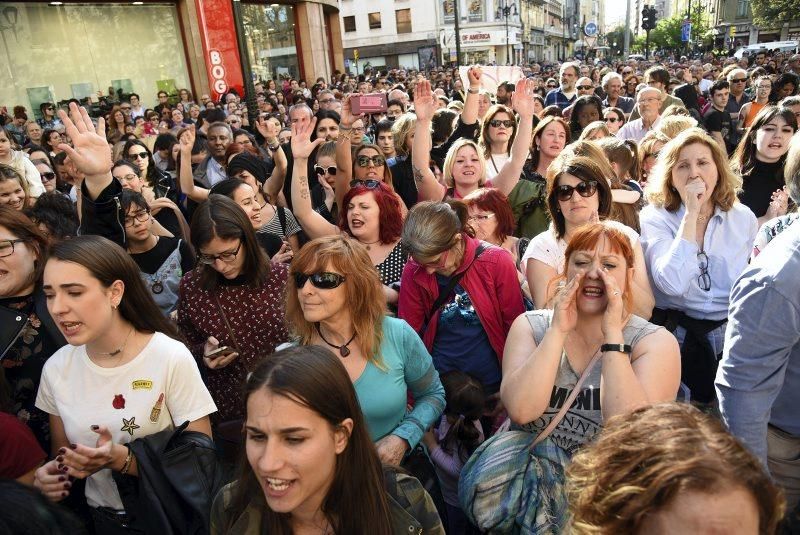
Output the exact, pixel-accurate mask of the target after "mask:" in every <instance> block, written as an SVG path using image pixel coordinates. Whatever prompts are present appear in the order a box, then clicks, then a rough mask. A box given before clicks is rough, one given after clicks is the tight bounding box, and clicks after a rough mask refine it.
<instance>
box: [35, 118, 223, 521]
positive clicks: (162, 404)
mask: <svg viewBox="0 0 800 535" xmlns="http://www.w3.org/2000/svg"><path fill="white" fill-rule="evenodd" d="M87 127H88V125H86V124H85V123H84V126H82V128H87ZM68 128H69V127H68ZM106 150H107V149H106ZM43 288H44V293H45V296H46V298H47V307H48V310H49V311H50V315H51V316H52V317H53V320H55V322H56V324H57V325H58V328H59V329H60V330H61V332H62V334H63V335H64V337H65V338H66V339H67V342H68V344H69V345H67V346H64V347H63V348H61V349H60V350H59V351H57V352H56V353H55V354H54V355H53V356H52V357H50V359H48V361H47V363H46V364H45V366H44V371H43V373H42V381H41V384H40V386H39V393H38V396H37V398H36V406H37V407H38V408H40V409H41V410H43V411H45V412H47V413H48V414H49V415H50V430H51V434H52V455H53V457H54V458H53V459H52V460H51V461H49V462H47V463H46V464H44V465H43V466H42V467H41V468H39V469H38V470H37V471H36V476H35V485H36V487H37V488H38V489H39V490H40V491H41V492H42V493H43V494H45V495H46V496H48V497H49V498H50V499H52V500H54V501H60V500H62V499H64V498H65V497H66V496H67V495H68V494H69V493H70V492H71V488H72V482H71V481H70V478H77V479H86V489H85V494H86V500H87V502H88V504H89V507H90V510H91V513H92V519H93V521H94V529H95V531H96V532H97V533H112V534H117V533H141V532H142V531H140V530H141V529H143V528H142V524H141V523H142V519H141V518H140V517H138V516H131V515H130V511H126V510H125V506H124V505H123V502H127V499H129V498H130V497H128V498H124V497H123V496H121V494H120V492H119V490H118V487H117V483H116V482H115V477H123V478H124V476H128V477H134V478H135V477H137V476H138V475H139V474H140V473H141V471H140V463H141V462H147V464H148V465H149V466H152V465H153V464H154V463H153V462H152V461H150V460H144V459H140V458H139V457H137V455H134V453H133V449H132V447H131V446H128V444H130V443H132V442H135V441H137V440H140V439H145V438H146V437H148V436H149V435H153V434H155V433H158V432H160V431H162V430H167V429H172V428H175V427H177V426H180V425H182V424H183V423H184V422H187V421H188V427H187V429H188V430H190V431H196V432H199V433H202V434H204V435H207V436H210V435H211V425H210V423H209V414H211V413H213V412H215V411H216V406H215V405H214V402H213V400H212V399H211V396H210V395H209V393H208V390H207V389H206V388H205V386H204V385H203V382H202V379H201V377H200V372H199V370H198V369H197V365H196V364H195V362H194V361H193V359H192V356H191V354H190V353H189V351H188V349H187V348H186V346H185V345H183V343H182V342H181V341H179V340H180V335H179V334H178V331H177V330H176V329H175V327H174V325H173V324H172V323H171V322H170V321H169V320H167V318H166V317H165V316H164V315H163V314H162V313H161V311H160V310H159V309H158V307H157V306H156V304H155V303H154V302H153V299H152V298H151V297H150V293H149V292H148V291H147V289H146V288H145V286H144V283H143V282H142V280H141V278H140V276H139V270H138V269H137V267H136V264H135V263H134V262H133V260H131V258H130V257H129V256H128V255H127V254H126V253H125V251H124V250H123V249H122V248H120V247H119V246H117V245H115V244H113V243H111V242H110V241H108V240H106V239H105V238H101V237H99V236H79V237H76V238H73V239H71V240H65V241H63V242H60V243H58V244H56V245H55V246H54V247H53V250H52V252H51V254H50V258H49V259H48V261H47V265H46V266H45V271H44V286H43ZM112 473H113V475H112ZM140 490H141V489H140Z"/></svg>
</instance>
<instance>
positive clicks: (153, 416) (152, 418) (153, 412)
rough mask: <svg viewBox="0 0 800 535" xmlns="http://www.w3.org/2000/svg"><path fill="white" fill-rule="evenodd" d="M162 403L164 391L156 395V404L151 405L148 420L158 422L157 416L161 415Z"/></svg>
mask: <svg viewBox="0 0 800 535" xmlns="http://www.w3.org/2000/svg"><path fill="white" fill-rule="evenodd" d="M163 403H164V392H161V395H160V396H158V401H156V404H155V405H153V409H152V410H151V411H150V421H151V422H153V423H156V422H158V417H159V416H161V405H163Z"/></svg>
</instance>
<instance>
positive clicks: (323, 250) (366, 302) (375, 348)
mask: <svg viewBox="0 0 800 535" xmlns="http://www.w3.org/2000/svg"><path fill="white" fill-rule="evenodd" d="M326 269H332V270H334V271H336V272H337V273H340V274H342V275H344V276H345V281H344V286H345V290H346V292H347V305H346V306H347V309H348V310H350V312H351V314H352V321H353V330H354V332H355V335H356V338H357V339H358V344H359V346H360V347H361V350H362V351H363V352H364V355H365V356H366V357H367V359H369V360H370V361H372V362H373V363H374V364H375V365H376V366H378V367H381V366H382V363H383V362H382V359H381V356H380V347H381V342H382V341H383V317H384V315H385V314H386V299H385V298H384V296H383V288H382V286H381V279H380V275H378V270H377V269H375V266H374V265H373V264H372V261H371V260H370V258H369V253H367V249H366V248H365V247H364V246H363V245H361V244H360V243H359V242H358V241H356V240H354V239H352V238H348V237H346V236H342V235H336V236H325V237H322V238H317V239H316V240H312V241H310V242H308V243H307V244H305V245H304V246H303V248H302V249H300V252H299V253H298V254H297V255H296V256H295V257H294V259H293V260H292V264H291V266H290V267H289V283H288V284H287V285H286V292H287V296H286V319H287V322H288V324H289V325H290V328H291V329H292V331H293V333H294V334H295V335H296V336H297V337H298V338H299V339H300V343H301V344H303V345H308V344H310V343H311V339H312V338H313V337H314V333H315V332H316V329H315V328H314V324H313V323H309V322H308V321H306V318H305V315H304V314H303V309H302V308H301V307H300V299H299V298H298V296H297V292H298V288H297V284H295V280H294V274H295V273H306V274H312V273H318V272H321V271H325V270H326Z"/></svg>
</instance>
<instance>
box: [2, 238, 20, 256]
mask: <svg viewBox="0 0 800 535" xmlns="http://www.w3.org/2000/svg"><path fill="white" fill-rule="evenodd" d="M15 243H25V240H23V239H22V238H16V239H14V240H0V258H5V257H6V256H11V255H12V254H14V244H15Z"/></svg>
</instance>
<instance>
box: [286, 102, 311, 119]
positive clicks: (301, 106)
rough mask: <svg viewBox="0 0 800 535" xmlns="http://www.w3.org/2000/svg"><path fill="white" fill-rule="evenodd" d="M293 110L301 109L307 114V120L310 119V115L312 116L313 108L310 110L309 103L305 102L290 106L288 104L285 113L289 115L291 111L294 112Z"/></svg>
mask: <svg viewBox="0 0 800 535" xmlns="http://www.w3.org/2000/svg"><path fill="white" fill-rule="evenodd" d="M295 110H299V111H302V112H303V113H306V114H307V115H308V120H309V121H310V120H311V118H312V117H314V110H312V109H311V108H310V107H309V105H308V104H306V103H305V102H302V103H300V104H293V105H292V106H289V112H288V113H287V115H289V116H290V117H291V115H292V112H294V111H295Z"/></svg>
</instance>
